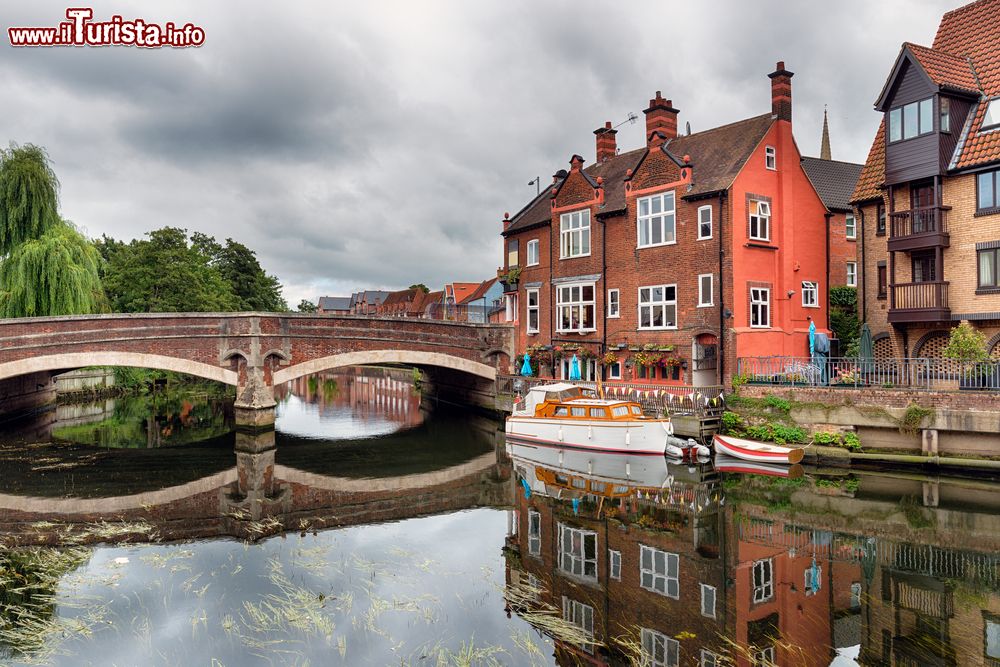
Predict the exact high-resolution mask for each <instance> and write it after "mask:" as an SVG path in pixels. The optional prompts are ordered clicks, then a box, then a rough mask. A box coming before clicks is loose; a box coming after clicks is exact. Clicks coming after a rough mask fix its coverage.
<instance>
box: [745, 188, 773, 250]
mask: <svg viewBox="0 0 1000 667" xmlns="http://www.w3.org/2000/svg"><path fill="white" fill-rule="evenodd" d="M750 201H754V202H755V203H756V204H757V207H756V210H755V211H756V212H755V213H751V214H750V229H749V230H748V234H749V235H750V240H751V241H768V242H770V241H771V202H768V201H764V200H753V199H751V200H750ZM755 227H756V231H754V228H755ZM762 228H763V230H764V233H763V234H761V233H760V232H761V229H762Z"/></svg>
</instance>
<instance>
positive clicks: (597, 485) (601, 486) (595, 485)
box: [590, 480, 607, 493]
mask: <svg viewBox="0 0 1000 667" xmlns="http://www.w3.org/2000/svg"><path fill="white" fill-rule="evenodd" d="M606 488H607V484H605V483H604V482H597V481H594V480H591V482H590V490H591V491H592V492H593V493H604V490H605V489H606Z"/></svg>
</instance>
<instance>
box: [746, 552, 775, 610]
mask: <svg viewBox="0 0 1000 667" xmlns="http://www.w3.org/2000/svg"><path fill="white" fill-rule="evenodd" d="M765 566H766V570H767V579H765V578H764V576H763V575H764V570H765ZM758 568H760V570H761V584H760V585H759V586H758V585H757V569H758ZM750 588H751V590H752V591H753V602H754V604H760V603H761V602H767V601H768V600H770V599H772V598H773V597H774V561H773V560H771V559H770V558H763V559H761V560H755V561H754V562H753V567H751V569H750Z"/></svg>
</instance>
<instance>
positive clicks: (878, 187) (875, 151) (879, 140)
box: [851, 117, 885, 202]
mask: <svg viewBox="0 0 1000 667" xmlns="http://www.w3.org/2000/svg"><path fill="white" fill-rule="evenodd" d="M884 182H885V118H884V117H883V118H882V122H881V123H879V124H878V132H876V133H875V141H874V142H872V147H871V148H870V149H869V150H868V159H867V160H865V165H864V166H863V167H862V168H861V175H859V176H858V184H857V185H856V186H854V194H853V195H851V201H852V202H863V201H868V200H870V199H878V198H879V197H881V196H882V184H883V183H884Z"/></svg>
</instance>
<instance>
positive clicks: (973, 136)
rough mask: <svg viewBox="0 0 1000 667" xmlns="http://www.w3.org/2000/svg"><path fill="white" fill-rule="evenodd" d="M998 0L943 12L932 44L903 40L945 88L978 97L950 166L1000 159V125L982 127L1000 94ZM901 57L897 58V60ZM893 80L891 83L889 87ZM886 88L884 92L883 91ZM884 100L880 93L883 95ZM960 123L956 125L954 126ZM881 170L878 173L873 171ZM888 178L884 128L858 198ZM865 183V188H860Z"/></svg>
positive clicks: (979, 0) (874, 194) (870, 156)
mask: <svg viewBox="0 0 1000 667" xmlns="http://www.w3.org/2000/svg"><path fill="white" fill-rule="evenodd" d="M998 16H1000V0H977V1H976V2H972V3H969V4H967V5H965V6H964V7H959V8H958V9H954V10H952V11H950V12H947V13H946V14H945V15H944V16H943V17H941V23H940V25H939V26H938V30H937V34H936V35H935V37H934V44H933V46H932V47H930V48H928V47H925V46H919V45H917V44H911V43H904V44H903V47H902V51H901V54H900V57H902V55H903V52H908V53H910V54H911V55H912V56H913V59H914V60H915V61H917V63H918V64H919V65H920V67H921V68H922V69H923V70H924V72H925V73H926V74H927V76H928V78H929V79H930V80H931V81H932V83H934V84H935V85H937V86H938V87H941V88H946V89H948V90H952V91H956V92H960V93H963V94H967V95H970V96H973V97H976V96H978V97H979V100H980V101H979V103H978V104H974V105H973V106H972V108H971V109H970V111H969V117H968V118H967V119H966V124H965V127H963V128H960V131H961V135H960V136H959V140H958V143H957V145H956V147H955V153H954V154H953V155H952V156H951V160H950V163H949V168H951V169H965V168H969V167H977V166H980V165H986V164H990V163H993V162H998V161H1000V130H987V131H986V132H982V131H980V128H981V127H982V124H983V117H984V116H985V115H986V104H985V102H986V101H987V100H989V99H991V98H995V97H1000V21H998V20H997V17H998ZM898 62H899V59H897V64H898ZM888 85H889V83H888V82H887V84H886V86H888ZM884 94H885V91H883V96H884ZM879 99H880V101H881V99H882V97H881V96H880V98H879ZM956 130H959V128H953V131H956ZM875 169H877V170H878V176H877V177H876V176H875V175H874V173H871V172H873V170H875ZM884 177H885V129H884V128H883V127H881V126H880V128H879V134H878V135H877V136H876V138H875V142H874V143H873V144H872V148H871V150H870V151H869V153H868V161H867V162H866V163H865V169H864V171H863V172H862V175H861V179H860V180H859V181H858V188H857V190H856V191H855V193H854V198H853V199H854V201H862V200H864V199H871V198H873V197H877V196H878V195H879V193H878V192H876V191H875V190H873V183H874V181H875V180H876V178H877V181H878V184H877V186H876V187H880V186H881V184H882V182H883V180H884ZM862 183H864V187H862Z"/></svg>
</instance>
